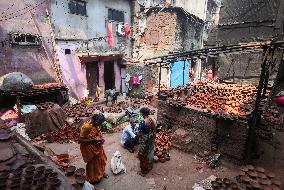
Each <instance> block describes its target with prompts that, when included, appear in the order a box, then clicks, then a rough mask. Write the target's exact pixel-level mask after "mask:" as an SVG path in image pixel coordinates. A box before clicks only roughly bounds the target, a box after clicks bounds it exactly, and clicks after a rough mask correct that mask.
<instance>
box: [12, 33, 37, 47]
mask: <svg viewBox="0 0 284 190" xmlns="http://www.w3.org/2000/svg"><path fill="white" fill-rule="evenodd" d="M10 40H11V41H10V42H11V44H12V45H20V46H40V45H41V41H40V38H39V37H38V36H36V35H32V34H20V33H11V34H10Z"/></svg>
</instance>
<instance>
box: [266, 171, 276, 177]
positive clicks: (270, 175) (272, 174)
mask: <svg viewBox="0 0 284 190" xmlns="http://www.w3.org/2000/svg"><path fill="white" fill-rule="evenodd" d="M266 175H267V177H269V178H270V179H271V178H274V177H276V175H275V174H274V173H272V172H266Z"/></svg>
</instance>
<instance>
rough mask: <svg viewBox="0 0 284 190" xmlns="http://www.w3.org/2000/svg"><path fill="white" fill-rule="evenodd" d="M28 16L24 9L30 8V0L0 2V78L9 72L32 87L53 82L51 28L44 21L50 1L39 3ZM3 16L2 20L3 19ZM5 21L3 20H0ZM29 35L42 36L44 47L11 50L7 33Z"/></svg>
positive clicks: (21, 47) (31, 3) (12, 47)
mask: <svg viewBox="0 0 284 190" xmlns="http://www.w3.org/2000/svg"><path fill="white" fill-rule="evenodd" d="M36 2H37V3H38V4H40V5H38V6H37V7H36V8H34V9H33V10H32V11H31V12H32V13H33V15H34V16H33V17H32V15H31V14H30V12H29V11H27V10H29V9H30V8H28V9H27V8H26V7H28V6H32V7H34V5H35V1H34V0H25V1H22V0H14V1H0V13H2V15H1V18H3V20H2V21H1V24H0V41H1V42H2V41H4V42H5V43H4V44H3V45H4V47H2V44H0V65H1V69H0V76H2V75H4V74H7V73H10V72H15V71H18V72H22V73H24V74H26V75H27V76H29V77H30V78H31V79H32V80H33V81H34V83H44V82H52V81H55V78H56V77H55V72H54V70H53V68H52V60H53V49H52V44H51V35H50V33H51V27H50V25H49V22H48V20H47V19H46V10H50V4H49V2H50V1H46V2H43V3H40V2H39V1H36ZM5 16H6V17H5ZM4 19H6V20H4ZM14 32H19V33H29V34H33V35H39V36H42V38H41V40H42V43H43V44H44V46H42V47H39V48H33V47H26V46H11V45H10V44H9V33H14ZM43 47H45V48H43Z"/></svg>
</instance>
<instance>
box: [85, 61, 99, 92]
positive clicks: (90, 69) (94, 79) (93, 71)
mask: <svg viewBox="0 0 284 190" xmlns="http://www.w3.org/2000/svg"><path fill="white" fill-rule="evenodd" d="M86 78H87V86H88V90H89V96H94V95H96V87H97V85H98V84H99V66H98V63H97V62H88V63H86Z"/></svg>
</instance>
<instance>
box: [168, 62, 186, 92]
mask: <svg viewBox="0 0 284 190" xmlns="http://www.w3.org/2000/svg"><path fill="white" fill-rule="evenodd" d="M188 82H189V62H188V61H183V60H182V61H176V62H173V63H172V64H171V84H170V86H171V88H176V87H178V86H181V85H186V84H188Z"/></svg>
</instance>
